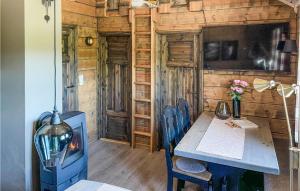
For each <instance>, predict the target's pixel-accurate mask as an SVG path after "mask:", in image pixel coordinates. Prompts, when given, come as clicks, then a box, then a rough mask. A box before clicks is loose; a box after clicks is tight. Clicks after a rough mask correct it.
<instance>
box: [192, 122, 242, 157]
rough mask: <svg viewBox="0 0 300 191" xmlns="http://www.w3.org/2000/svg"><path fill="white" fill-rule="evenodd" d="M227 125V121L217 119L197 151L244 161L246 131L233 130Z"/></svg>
mask: <svg viewBox="0 0 300 191" xmlns="http://www.w3.org/2000/svg"><path fill="white" fill-rule="evenodd" d="M225 123H226V120H220V119H217V118H216V117H215V118H214V119H213V120H212V122H211V124H210V125H209V127H208V129H207V131H206V133H205V134H204V137H203V138H202V140H201V142H200V143H199V145H198V147H197V148H196V150H197V151H200V152H205V153H209V154H213V155H221V156H224V157H229V158H235V159H242V158H243V153H244V143H245V129H240V128H231V127H229V126H228V125H226V124H225Z"/></svg>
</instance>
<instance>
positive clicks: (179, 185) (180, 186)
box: [177, 179, 185, 191]
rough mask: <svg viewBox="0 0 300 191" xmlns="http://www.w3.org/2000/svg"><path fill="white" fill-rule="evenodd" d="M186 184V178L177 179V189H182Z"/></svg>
mask: <svg viewBox="0 0 300 191" xmlns="http://www.w3.org/2000/svg"><path fill="white" fill-rule="evenodd" d="M184 184H185V181H184V180H181V179H178V181H177V191H181V189H183V188H184Z"/></svg>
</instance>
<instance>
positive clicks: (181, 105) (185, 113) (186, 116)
mask: <svg viewBox="0 0 300 191" xmlns="http://www.w3.org/2000/svg"><path fill="white" fill-rule="evenodd" d="M176 107H177V110H178V111H180V112H181V114H182V117H183V129H184V132H185V133H186V132H187V131H188V130H189V129H190V127H191V118H190V111H189V104H188V102H187V101H186V100H185V99H183V98H179V99H178V100H177V105H176Z"/></svg>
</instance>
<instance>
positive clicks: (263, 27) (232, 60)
mask: <svg viewBox="0 0 300 191" xmlns="http://www.w3.org/2000/svg"><path fill="white" fill-rule="evenodd" d="M288 34H289V24H288V23H276V24H259V25H241V26H222V27H208V28H205V29H204V33H203V48H204V56H203V61H204V69H212V70H227V69H228V70H229V69H230V70H260V71H275V72H290V56H289V55H288V54H284V53H281V52H280V51H278V50H277V45H278V42H279V41H280V40H283V39H284V38H285V37H287V36H288Z"/></svg>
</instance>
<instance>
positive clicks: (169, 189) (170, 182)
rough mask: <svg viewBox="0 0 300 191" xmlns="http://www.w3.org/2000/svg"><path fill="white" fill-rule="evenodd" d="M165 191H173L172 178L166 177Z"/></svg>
mask: <svg viewBox="0 0 300 191" xmlns="http://www.w3.org/2000/svg"><path fill="white" fill-rule="evenodd" d="M167 191H173V176H169V175H168V186H167Z"/></svg>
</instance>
